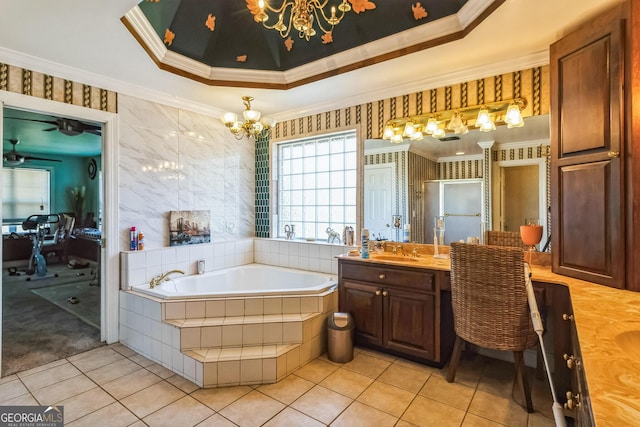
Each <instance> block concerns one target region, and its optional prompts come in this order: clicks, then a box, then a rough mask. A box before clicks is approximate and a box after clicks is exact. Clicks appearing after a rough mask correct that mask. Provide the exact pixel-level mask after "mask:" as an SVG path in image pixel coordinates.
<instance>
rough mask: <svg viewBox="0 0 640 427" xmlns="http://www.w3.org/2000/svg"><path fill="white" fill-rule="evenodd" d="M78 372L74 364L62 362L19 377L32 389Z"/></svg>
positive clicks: (64, 378) (61, 379)
mask: <svg viewBox="0 0 640 427" xmlns="http://www.w3.org/2000/svg"><path fill="white" fill-rule="evenodd" d="M80 374H82V372H80V371H79V370H78V369H77V368H76V367H75V366H73V365H72V364H70V363H64V364H60V365H57V366H55V367H53V368H50V369H47V370H44V371H40V372H38V373H35V374H33V375H29V376H26V377H21V380H22V382H23V383H24V385H26V386H27V388H28V389H29V390H31V391H34V390H38V389H41V388H43V387H46V386H49V385H51V384H56V383H58V382H60V381H64V380H66V379H68V378H71V377H75V376H76V375H80Z"/></svg>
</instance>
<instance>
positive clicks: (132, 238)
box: [129, 227, 138, 251]
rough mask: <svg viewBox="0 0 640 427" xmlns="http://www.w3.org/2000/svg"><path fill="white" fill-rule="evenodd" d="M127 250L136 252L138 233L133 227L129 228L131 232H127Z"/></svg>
mask: <svg viewBox="0 0 640 427" xmlns="http://www.w3.org/2000/svg"><path fill="white" fill-rule="evenodd" d="M129 250H130V251H137V250H138V232H137V231H136V228H135V227H131V230H130V232H129Z"/></svg>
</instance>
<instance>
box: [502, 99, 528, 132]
mask: <svg viewBox="0 0 640 427" xmlns="http://www.w3.org/2000/svg"><path fill="white" fill-rule="evenodd" d="M504 121H505V123H506V124H507V127H508V128H519V127H522V126H524V120H523V119H522V114H521V113H520V107H518V106H517V105H516V104H511V105H509V108H507V114H506V116H505V118H504Z"/></svg>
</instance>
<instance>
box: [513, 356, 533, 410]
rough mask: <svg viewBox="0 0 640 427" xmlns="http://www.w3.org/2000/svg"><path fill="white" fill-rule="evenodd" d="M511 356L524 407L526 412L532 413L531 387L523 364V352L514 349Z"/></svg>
mask: <svg viewBox="0 0 640 427" xmlns="http://www.w3.org/2000/svg"><path fill="white" fill-rule="evenodd" d="M513 358H514V362H515V365H516V381H517V382H518V385H519V388H520V391H521V392H522V396H523V397H524V404H525V408H526V410H527V412H529V413H532V412H533V404H532V403H531V389H530V387H529V381H528V380H527V370H526V367H525V365H524V352H523V351H514V352H513Z"/></svg>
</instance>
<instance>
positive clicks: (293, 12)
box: [252, 0, 351, 41]
mask: <svg viewBox="0 0 640 427" xmlns="http://www.w3.org/2000/svg"><path fill="white" fill-rule="evenodd" d="M278 1H282V4H281V5H280V6H271V5H269V3H268V2H266V1H265V0H259V1H258V8H257V10H256V11H255V13H254V17H253V19H254V20H255V21H256V22H261V23H262V25H264V27H265V28H267V29H269V30H276V31H278V32H279V33H280V35H281V36H282V38H283V39H286V38H287V37H288V36H289V33H290V32H291V28H292V27H293V28H294V29H295V30H297V31H298V37H300V38H305V39H306V40H307V41H309V39H310V38H311V37H313V36H315V35H316V30H315V29H314V24H317V26H318V28H319V29H320V31H322V32H323V33H324V34H329V33H331V31H332V30H333V27H335V26H336V25H338V24H339V23H340V21H342V18H344V14H345V13H347V12H349V11H350V10H351V5H350V4H349V3H348V2H347V0H342V3H340V4H339V5H338V10H339V11H340V14H339V15H336V7H335V6H331V9H330V13H329V16H327V11H325V8H326V7H327V3H329V0H278ZM274 2H275V0H274ZM267 11H269V12H274V13H276V14H278V20H277V21H276V22H275V23H273V24H269V23H268V22H267V21H268V20H269V15H268V14H267ZM252 12H253V11H252Z"/></svg>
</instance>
